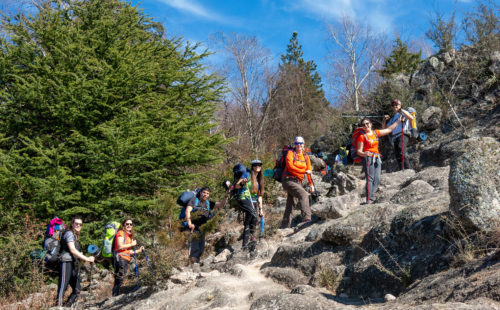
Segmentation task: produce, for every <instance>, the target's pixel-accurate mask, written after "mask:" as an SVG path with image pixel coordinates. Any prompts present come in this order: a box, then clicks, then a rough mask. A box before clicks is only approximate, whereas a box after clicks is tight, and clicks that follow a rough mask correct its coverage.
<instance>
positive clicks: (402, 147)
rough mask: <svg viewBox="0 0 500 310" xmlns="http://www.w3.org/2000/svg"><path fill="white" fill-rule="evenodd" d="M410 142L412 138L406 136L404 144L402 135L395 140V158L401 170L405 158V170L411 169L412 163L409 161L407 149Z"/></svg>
mask: <svg viewBox="0 0 500 310" xmlns="http://www.w3.org/2000/svg"><path fill="white" fill-rule="evenodd" d="M408 141H410V137H409V136H407V135H405V136H404V143H403V136H402V135H400V136H399V137H397V138H395V139H394V141H393V142H394V156H395V157H396V161H397V162H398V166H399V170H402V169H403V157H404V168H405V169H411V167H410V161H409V160H408V155H407V151H406V148H407V146H408Z"/></svg>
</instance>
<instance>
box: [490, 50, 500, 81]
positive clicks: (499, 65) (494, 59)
mask: <svg viewBox="0 0 500 310" xmlns="http://www.w3.org/2000/svg"><path fill="white" fill-rule="evenodd" d="M490 60H491V65H490V67H489V70H490V72H491V73H493V74H494V75H496V76H497V77H498V76H499V75H500V52H499V51H494V52H493V54H491V57H490Z"/></svg>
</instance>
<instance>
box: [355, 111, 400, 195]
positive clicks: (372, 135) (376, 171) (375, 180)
mask: <svg viewBox="0 0 500 310" xmlns="http://www.w3.org/2000/svg"><path fill="white" fill-rule="evenodd" d="M400 123H401V119H399V120H397V121H396V122H395V123H393V124H392V125H391V126H389V127H387V128H385V129H381V130H378V129H375V130H372V122H371V121H370V119H369V118H363V119H362V120H361V126H362V128H363V132H364V134H360V135H359V136H358V138H357V139H356V142H355V143H356V149H357V153H358V155H359V157H361V164H362V166H363V171H364V172H365V174H366V203H373V202H374V198H373V196H374V195H375V192H376V191H377V188H378V185H379V183H380V173H381V171H382V170H381V168H382V160H381V156H380V152H379V149H378V138H379V137H382V136H385V135H388V134H390V133H391V132H392V131H393V130H394V128H396V126H398V125H399V124H400Z"/></svg>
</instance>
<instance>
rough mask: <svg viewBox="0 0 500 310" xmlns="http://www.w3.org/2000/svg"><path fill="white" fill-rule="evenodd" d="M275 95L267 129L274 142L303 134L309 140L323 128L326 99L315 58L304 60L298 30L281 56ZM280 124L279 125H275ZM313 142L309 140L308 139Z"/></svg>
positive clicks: (326, 120)
mask: <svg viewBox="0 0 500 310" xmlns="http://www.w3.org/2000/svg"><path fill="white" fill-rule="evenodd" d="M276 85H277V86H276V89H275V90H274V91H273V92H272V93H274V94H275V95H274V96H273V97H272V98H270V102H269V103H268V104H271V109H270V113H271V117H270V119H273V120H276V121H273V122H271V124H270V127H269V129H268V131H269V132H270V135H271V136H272V137H274V138H275V139H276V141H275V142H277V143H287V142H289V141H290V139H293V136H296V135H302V136H304V137H305V138H306V139H308V140H309V141H310V139H313V138H315V137H316V136H318V135H319V134H320V133H321V132H324V131H325V126H326V123H328V115H329V113H328V112H329V107H328V105H329V104H328V101H327V100H326V99H325V94H324V91H323V88H322V84H321V78H320V76H319V74H318V72H317V71H316V64H315V63H314V61H312V60H310V61H305V60H304V58H303V52H302V45H300V44H299V41H298V33H297V32H294V33H293V34H292V37H291V38H290V42H289V44H288V45H287V50H286V53H285V54H284V55H282V56H281V64H280V66H279V77H278V82H277V83H276ZM275 124H280V127H279V128H277V127H275ZM310 143H312V141H310Z"/></svg>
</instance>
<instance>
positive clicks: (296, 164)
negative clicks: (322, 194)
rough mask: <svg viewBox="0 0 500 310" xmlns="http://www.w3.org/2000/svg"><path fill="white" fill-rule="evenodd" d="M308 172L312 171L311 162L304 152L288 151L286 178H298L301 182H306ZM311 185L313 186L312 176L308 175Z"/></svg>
mask: <svg viewBox="0 0 500 310" xmlns="http://www.w3.org/2000/svg"><path fill="white" fill-rule="evenodd" d="M307 170H311V160H310V159H309V156H307V155H305V154H304V152H295V151H288V153H287V154H286V170H285V177H287V176H292V177H296V178H297V179H298V180H299V181H300V182H302V180H304V174H305V173H306V171H307ZM307 181H308V182H309V185H312V184H313V183H312V180H311V176H310V175H309V174H308V175H307Z"/></svg>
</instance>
